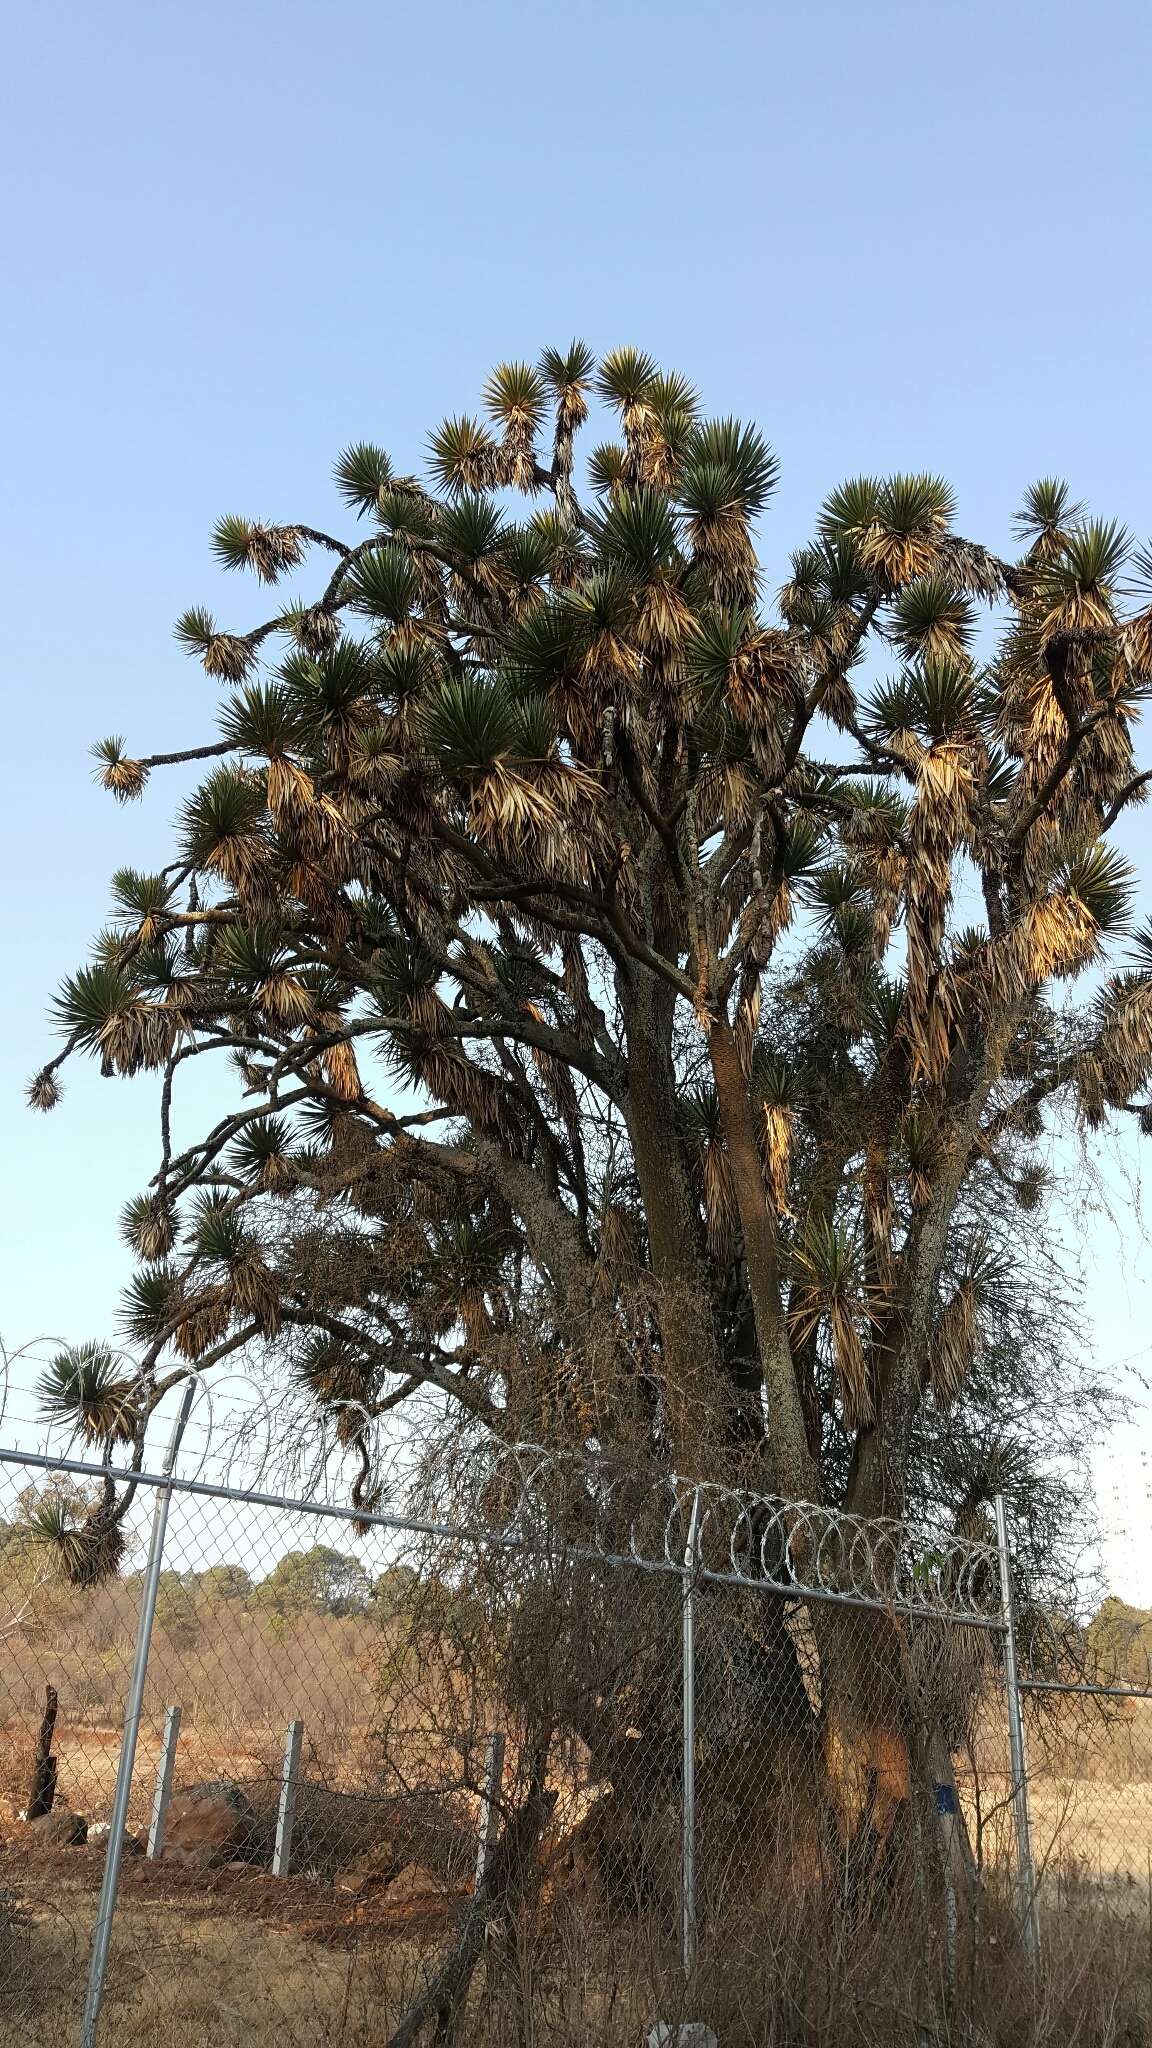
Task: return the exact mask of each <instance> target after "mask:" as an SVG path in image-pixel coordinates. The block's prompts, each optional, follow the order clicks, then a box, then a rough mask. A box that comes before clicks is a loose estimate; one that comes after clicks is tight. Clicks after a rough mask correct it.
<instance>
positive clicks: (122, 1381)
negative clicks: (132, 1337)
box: [37, 1343, 136, 1444]
mask: <svg viewBox="0 0 1152 2048" xmlns="http://www.w3.org/2000/svg"><path fill="white" fill-rule="evenodd" d="M37 1393H38V1395H39V1400H40V1413H41V1414H42V1415H43V1416H44V1418H45V1419H46V1420H47V1421H50V1422H64V1423H67V1424H68V1425H69V1426H70V1427H71V1428H73V1429H74V1430H75V1431H76V1432H77V1434H78V1435H80V1436H83V1437H85V1438H87V1440H88V1441H89V1442H90V1443H98V1444H112V1443H131V1441H132V1438H133V1435H134V1432H135V1427H136V1408H135V1402H134V1397H133V1380H132V1375H131V1371H130V1369H128V1368H127V1367H125V1366H124V1365H123V1364H122V1363H121V1361H120V1360H119V1359H118V1358H117V1357H116V1356H115V1354H114V1353H113V1352H112V1351H110V1350H109V1349H108V1347H107V1345H104V1344H95V1343H86V1344H75V1345H73V1346H71V1347H70V1348H69V1349H68V1350H67V1351H59V1352H57V1354H56V1356H55V1358H54V1359H53V1360H52V1362H51V1364H50V1365H49V1366H48V1367H47V1368H46V1370H45V1371H44V1373H43V1374H42V1376H41V1379H40V1382H39V1386H38V1388H37Z"/></svg>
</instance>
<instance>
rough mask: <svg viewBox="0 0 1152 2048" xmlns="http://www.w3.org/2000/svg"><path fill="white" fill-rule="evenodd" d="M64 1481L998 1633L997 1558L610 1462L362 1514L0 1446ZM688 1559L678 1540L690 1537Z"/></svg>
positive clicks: (555, 1467) (495, 1478) (927, 1536)
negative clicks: (549, 1554) (66, 1477)
mask: <svg viewBox="0 0 1152 2048" xmlns="http://www.w3.org/2000/svg"><path fill="white" fill-rule="evenodd" d="M2 1465H19V1466H24V1467H25V1468H31V1469H33V1470H38V1471H48V1472H66V1473H68V1474H70V1475H72V1476H75V1477H79V1478H85V1479H90V1480H97V1481H106V1480H107V1479H108V1478H109V1477H111V1478H112V1479H113V1482H114V1484H116V1485H117V1486H118V1487H122V1488H131V1489H133V1490H134V1489H136V1488H138V1487H146V1488H156V1487H169V1488H171V1490H172V1492H173V1493H176V1494H185V1495H191V1496H197V1497H200V1498H209V1499H214V1500H227V1501H232V1502H236V1503H238V1504H241V1505H246V1506H249V1507H254V1508H272V1509H276V1510H279V1511H281V1512H284V1513H291V1514H299V1515H306V1516H318V1517H328V1518H332V1519H335V1520H340V1521H347V1522H354V1523H356V1524H357V1526H360V1527H376V1528H380V1529H383V1530H387V1531H389V1532H391V1533H394V1534H400V1535H410V1536H416V1537H423V1538H427V1539H431V1540H445V1541H453V1540H455V1541H464V1542H469V1543H475V1544H487V1545H490V1546H493V1547H497V1548H501V1549H506V1550H514V1551H525V1552H540V1551H547V1550H550V1549H552V1550H557V1551H559V1552H562V1554H563V1555H564V1556H566V1557H568V1558H570V1559H575V1560H579V1561H587V1562H596V1561H600V1562H603V1563H605V1564H608V1565H613V1566H618V1567H621V1566H623V1567H632V1568H634V1569H637V1570H641V1571H655V1572H668V1573H675V1574H678V1575H680V1576H681V1577H683V1576H685V1575H689V1576H695V1577H698V1578H700V1579H701V1580H705V1581H707V1582H709V1583H713V1584H730V1585H734V1586H738V1587H742V1588H747V1589H751V1590H754V1591H762V1592H769V1593H774V1594H778V1595H783V1596H784V1597H791V1598H793V1599H797V1600H808V1599H810V1600H816V1601H835V1602H843V1603H847V1604H852V1605H856V1606H868V1607H874V1608H879V1609H883V1610H889V1611H891V1610H894V1611H897V1612H900V1613H904V1614H908V1615H911V1616H915V1617H921V1618H925V1619H931V1620H950V1621H962V1622H966V1623H968V1624H970V1625H974V1626H977V1627H981V1628H992V1629H995V1628H999V1627H1000V1626H1001V1624H1002V1601H1001V1594H1000V1585H999V1568H998V1560H997V1553H996V1550H995V1549H994V1548H993V1547H992V1546H990V1545H987V1544H981V1543H975V1542H972V1541H971V1540H969V1539H966V1538H962V1537H958V1536H954V1535H951V1534H949V1533H947V1532H942V1531H940V1530H932V1529H925V1528H917V1527H916V1526H914V1525H912V1524H909V1523H906V1522H898V1521H892V1520H885V1519H880V1518H876V1519H871V1518H866V1517H862V1516H858V1515H851V1514H847V1513H844V1512H843V1511H841V1510H839V1509H835V1508H827V1507H822V1506H820V1505H818V1504H816V1503H814V1502H810V1501H788V1500H782V1499H778V1498H776V1497H775V1496H773V1495H768V1494H756V1493H752V1492H746V1491H742V1490H740V1489H738V1488H734V1487H729V1486H725V1485H722V1484H720V1483H717V1482H715V1481H711V1480H698V1479H690V1478H685V1477H682V1476H680V1475H678V1474H671V1473H667V1472H662V1471H658V1470H655V1469H652V1468H646V1467H644V1466H642V1465H638V1464H637V1463H635V1462H626V1461H624V1460H621V1459H615V1460H614V1459H612V1458H610V1457H607V1456H603V1457H596V1456H580V1455H578V1454H567V1453H563V1452H559V1453H558V1452H551V1451H547V1450H544V1449H541V1448H540V1447H539V1446H538V1445H532V1444H515V1445H510V1446H493V1447H492V1448H491V1449H490V1450H488V1451H486V1452H485V1454H484V1455H483V1456H482V1457H479V1458H476V1459H474V1460H473V1461H471V1462H470V1463H466V1464H465V1466H464V1469H463V1471H462V1472H461V1471H452V1472H451V1473H450V1472H449V1470H448V1467H447V1464H446V1462H445V1464H444V1468H443V1469H442V1470H441V1471H439V1472H437V1470H436V1469H435V1468H433V1470H432V1471H431V1473H430V1474H425V1475H424V1478H423V1484H422V1485H421V1487H420V1490H419V1492H418V1494H416V1495H415V1496H414V1498H413V1500H412V1502H411V1503H410V1504H405V1505H404V1506H403V1507H399V1508H394V1509H388V1508H375V1509H371V1510H368V1509H365V1508H362V1507H359V1508H358V1507H354V1506H350V1505H347V1504H345V1503H342V1502H335V1501H331V1500H323V1499H317V1498H315V1497H314V1496H311V1497H310V1496H308V1495H293V1494H289V1493H284V1492H276V1491H273V1490H269V1489H263V1488H253V1487H238V1486H235V1485H231V1484H222V1483H219V1482H215V1481H213V1480H210V1479H203V1478H184V1477H182V1476H180V1475H179V1474H176V1475H174V1476H172V1477H168V1476H166V1475H165V1474H164V1473H161V1472H155V1471H149V1470H145V1469H140V1470H137V1469H129V1468H126V1467H116V1468H110V1467H108V1466H106V1465H104V1464H99V1463H96V1462H95V1461H93V1460H90V1459H84V1458H68V1457H65V1456H60V1455H57V1454H54V1453H43V1452H41V1453H36V1452H31V1451H27V1450H21V1449H16V1448H14V1447H13V1448H8V1447H0V1466H2ZM694 1505H695V1510H696V1512H695V1523H694V1526H695V1531H696V1534H695V1537H694V1539H693V1547H692V1549H691V1551H690V1552H689V1551H688V1550H687V1549H686V1539H687V1537H688V1532H689V1529H690V1527H692V1525H693V1507H694Z"/></svg>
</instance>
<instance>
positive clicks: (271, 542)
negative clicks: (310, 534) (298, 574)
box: [212, 513, 304, 583]
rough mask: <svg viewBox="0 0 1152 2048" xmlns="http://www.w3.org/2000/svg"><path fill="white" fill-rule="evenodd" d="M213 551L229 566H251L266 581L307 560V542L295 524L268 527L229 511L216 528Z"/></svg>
mask: <svg viewBox="0 0 1152 2048" xmlns="http://www.w3.org/2000/svg"><path fill="white" fill-rule="evenodd" d="M212 551H213V553H214V554H215V556H216V559H217V560H218V561H219V562H222V563H223V565H224V567H225V568H226V569H251V571H252V573H253V574H254V575H255V576H258V577H259V578H260V581H261V582H262V583H275V582H277V581H278V579H279V578H280V577H281V576H282V575H283V574H284V573H285V571H286V570H288V569H295V568H296V567H297V565H298V563H299V562H300V561H301V560H302V559H303V555H304V543H303V540H302V539H301V536H300V534H299V533H298V531H297V529H296V528H295V527H294V526H266V525H262V524H261V523H260V522H259V521H258V520H253V519H242V518H241V517H240V516H239V514H237V513H228V514H226V515H225V516H224V518H223V519H218V520H217V522H216V525H215V527H214V528H213V531H212Z"/></svg>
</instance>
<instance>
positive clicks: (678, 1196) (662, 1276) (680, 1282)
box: [620, 972, 731, 1473]
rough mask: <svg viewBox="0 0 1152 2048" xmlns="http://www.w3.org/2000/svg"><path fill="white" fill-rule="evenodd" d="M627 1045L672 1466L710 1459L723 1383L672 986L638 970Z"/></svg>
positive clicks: (626, 1002) (720, 1433) (630, 996)
mask: <svg viewBox="0 0 1152 2048" xmlns="http://www.w3.org/2000/svg"><path fill="white" fill-rule="evenodd" d="M620 995H621V1000H622V1003H623V1006H624V1016H625V1032H626V1037H627V1044H628V1100H627V1119H628V1135H629V1137H630V1139H631V1141H632V1153H633V1160H634V1163H635V1167H636V1178H637V1180H638V1182H639V1184H640V1198H641V1200H642V1202H643V1204H644V1215H645V1220H646V1223H647V1228H648V1255H649V1261H650V1264H651V1268H652V1273H653V1277H654V1278H655V1280H656V1282H657V1290H658V1291H657V1304H656V1306H657V1315H658V1318H659V1323H660V1336H661V1342H662V1346H663V1353H664V1370H665V1376H666V1380H667V1385H668V1395H669V1408H670V1423H671V1431H672V1437H673V1447H674V1453H675V1456H676V1460H677V1463H678V1464H680V1466H681V1469H682V1470H684V1471H689V1472H693V1473H695V1472H699V1471H700V1469H701V1463H700V1461H701V1457H702V1456H703V1458H704V1459H705V1460H706V1461H707V1464H706V1466H705V1469H707V1467H708V1466H714V1465H715V1461H716V1457H717V1455H718V1453H719V1449H720V1446H721V1444H722V1443H723V1440H724V1438H725V1437H726V1436H728V1435H729V1431H728V1430H727V1428H726V1426H725V1422H724V1418H723V1413H722V1412H721V1414H720V1415H719V1416H718V1414H717V1410H718V1408H719V1409H720V1410H721V1411H723V1410H725V1409H726V1408H727V1406H728V1403H729V1400H730V1398H731V1396H730V1390H729V1389H728V1387H727V1385H726V1376H725V1373H724V1369H723V1364H722V1360H721V1357H720V1350H719V1346H718V1344H717V1341H716V1331H715V1326H714V1322H713V1315H712V1290H711V1286H710V1284H709V1279H708V1273H707V1269H706V1267H705V1264H704V1258H703V1248H702V1246H701V1242H700V1226H699V1211H698V1204H697V1201H696V1196H695V1193H694V1191H693V1188H692V1185H691V1181H690V1180H689V1176H688V1168H687V1162H686V1160H685V1158H684V1151H683V1147H682V1145H681V1142H680V1137H679V1133H678V1130H677V1120H676V1089H677V1081H676V1070H675V1067H674V1064H673V1060H672V1026H673V1018H674V1011H675V995H674V992H673V991H672V990H671V989H667V988H665V987H663V986H662V985H661V984H658V983H657V982H656V981H655V980H654V979H653V978H652V977H651V976H650V975H648V974H645V973H643V972H638V973H637V974H636V976H635V977H634V979H633V980H632V982H631V983H630V984H629V985H628V986H627V988H624V987H623V986H622V987H621V989H620Z"/></svg>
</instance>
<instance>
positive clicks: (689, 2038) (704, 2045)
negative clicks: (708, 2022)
mask: <svg viewBox="0 0 1152 2048" xmlns="http://www.w3.org/2000/svg"><path fill="white" fill-rule="evenodd" d="M647 2048H717V2042H716V2036H715V2034H714V2033H713V2032H712V2029H711V2027H706V2026H705V2025H704V2022H703V2020H681V2022H680V2024H679V2026H669V2024H668V2021H667V2020H657V2021H656V2024H655V2026H654V2027H651V2028H650V2029H649V2031H648V2035H647Z"/></svg>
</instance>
